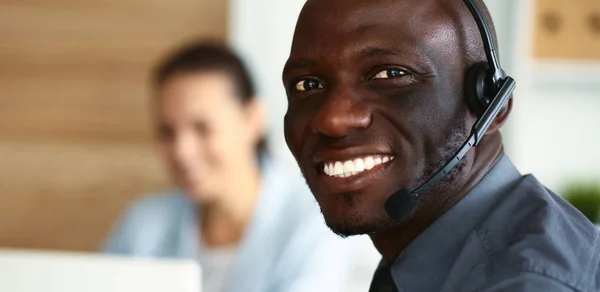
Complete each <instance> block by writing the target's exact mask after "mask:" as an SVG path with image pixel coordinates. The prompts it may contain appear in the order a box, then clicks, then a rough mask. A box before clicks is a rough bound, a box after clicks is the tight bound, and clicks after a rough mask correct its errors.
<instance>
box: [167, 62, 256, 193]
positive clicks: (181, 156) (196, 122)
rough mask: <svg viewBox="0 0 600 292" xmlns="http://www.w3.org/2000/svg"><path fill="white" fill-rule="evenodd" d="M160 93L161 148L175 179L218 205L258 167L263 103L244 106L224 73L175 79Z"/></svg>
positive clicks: (172, 78) (170, 80) (192, 191)
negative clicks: (257, 152) (257, 147)
mask: <svg viewBox="0 0 600 292" xmlns="http://www.w3.org/2000/svg"><path fill="white" fill-rule="evenodd" d="M158 94H159V100H158V108H157V128H158V129H157V130H158V134H159V139H160V140H159V141H160V149H161V152H162V155H163V156H164V158H165V160H166V161H167V163H168V164H169V166H170V167H171V169H172V171H173V174H174V176H175V178H176V179H177V181H178V183H179V184H180V185H181V186H183V187H184V188H185V189H186V190H187V191H188V193H189V194H190V195H192V196H193V197H194V199H196V200H197V201H199V202H201V203H208V202H211V201H215V200H218V199H219V198H221V197H222V196H223V195H224V194H227V190H228V189H230V187H231V185H232V184H236V180H238V181H243V179H240V178H243V175H247V173H250V172H251V169H249V168H250V167H255V165H256V144H257V143H258V140H259V139H260V137H262V134H263V128H262V127H263V114H262V113H263V111H262V108H261V107H260V104H259V102H258V101H257V100H256V99H253V101H251V102H249V103H247V104H242V103H241V102H240V101H239V99H238V98H237V97H236V96H235V94H236V87H235V85H234V84H233V82H232V80H231V78H230V77H229V76H228V75H227V74H225V73H220V72H202V73H185V74H179V75H175V76H173V77H171V78H169V79H167V81H166V82H165V83H164V85H163V86H162V88H160V90H159V92H158ZM241 176H242V177H241Z"/></svg>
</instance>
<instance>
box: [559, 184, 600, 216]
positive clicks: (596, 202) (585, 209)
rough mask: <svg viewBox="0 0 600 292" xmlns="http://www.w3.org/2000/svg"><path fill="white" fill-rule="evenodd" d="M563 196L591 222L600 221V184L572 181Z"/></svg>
mask: <svg viewBox="0 0 600 292" xmlns="http://www.w3.org/2000/svg"><path fill="white" fill-rule="evenodd" d="M562 195H563V197H564V198H565V199H566V200H567V201H569V202H570V203H571V204H572V205H573V206H574V207H575V208H577V209H578V210H579V211H580V212H581V213H583V215H585V216H586V217H587V218H588V219H589V220H590V221H592V222H593V223H600V184H592V183H572V184H570V185H569V186H568V187H566V188H565V190H564V191H563V192H562Z"/></svg>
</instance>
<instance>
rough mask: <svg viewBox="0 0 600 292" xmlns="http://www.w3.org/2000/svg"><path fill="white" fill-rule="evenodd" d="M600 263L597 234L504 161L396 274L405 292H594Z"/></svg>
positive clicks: (405, 256)
mask: <svg viewBox="0 0 600 292" xmlns="http://www.w3.org/2000/svg"><path fill="white" fill-rule="evenodd" d="M599 262H600V234H599V231H598V229H597V228H596V227H595V226H594V225H593V224H592V223H591V222H590V221H589V220H588V219H586V217H584V216H583V215H582V214H581V213H580V212H579V211H578V210H576V209H575V208H574V207H573V206H571V205H570V204H569V203H568V202H566V201H565V200H564V199H562V198H561V197H559V196H557V195H555V194H554V193H552V192H551V191H549V190H547V189H546V188H545V187H544V186H543V185H542V184H540V182H538V181H537V180H536V179H535V178H534V177H533V176H531V175H526V176H521V174H520V173H519V172H518V171H517V169H516V168H515V167H514V165H513V164H512V162H511V161H510V160H509V158H508V157H506V156H504V157H503V158H502V159H501V160H500V161H499V162H498V163H497V164H496V165H495V167H494V168H493V169H492V170H491V171H490V172H489V173H488V174H487V175H486V176H485V177H484V178H483V179H482V181H481V182H480V183H479V184H478V185H477V186H476V187H475V188H474V189H473V190H472V191H471V192H470V193H469V194H468V195H467V196H466V197H465V198H464V199H463V200H461V201H460V202H459V203H458V204H457V205H455V206H454V207H453V208H452V209H451V210H450V211H448V212H447V213H446V214H444V215H443V216H442V217H441V218H439V219H438V220H437V221H436V222H434V223H433V224H432V225H431V226H430V227H429V228H428V229H427V230H425V231H424V232H423V233H422V234H421V235H419V236H418V237H417V238H416V239H415V240H414V241H413V242H412V243H411V244H410V245H409V246H408V247H407V248H406V249H405V250H404V251H403V252H402V254H400V256H399V257H398V258H397V259H396V261H395V262H394V263H393V265H392V268H391V269H392V277H393V279H394V282H395V284H396V287H398V290H399V291H401V292H402V291H411V292H412V291H419V292H430V291H431V292H432V291H436V292H437V291H442V292H449V291H461V292H463V291H465V292H469V291H485V292H492V291H494V292H509V291H510V292H520V291H527V292H559V291H560V292H562V291H564V292H566V291H578V292H580V291H581V292H583V291H586V292H587V291H589V292H592V291H594V292H596V291H600V264H599ZM384 265H385V263H383V262H382V267H383V266H384Z"/></svg>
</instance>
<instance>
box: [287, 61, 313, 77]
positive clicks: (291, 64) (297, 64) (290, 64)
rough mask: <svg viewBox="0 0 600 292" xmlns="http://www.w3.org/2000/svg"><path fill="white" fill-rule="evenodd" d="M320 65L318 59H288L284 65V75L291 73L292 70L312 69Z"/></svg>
mask: <svg viewBox="0 0 600 292" xmlns="http://www.w3.org/2000/svg"><path fill="white" fill-rule="evenodd" d="M317 65H318V62H317V61H316V60H310V59H299V60H288V61H287V62H286V63H285V66H284V67H283V76H286V74H289V73H290V71H292V70H303V69H305V70H306V69H311V68H314V67H316V66H317Z"/></svg>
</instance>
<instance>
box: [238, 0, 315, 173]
mask: <svg viewBox="0 0 600 292" xmlns="http://www.w3.org/2000/svg"><path fill="white" fill-rule="evenodd" d="M304 2H305V0H230V15H231V17H230V23H229V25H230V26H229V36H230V42H231V44H232V45H233V46H234V48H235V49H237V50H238V51H239V52H240V54H241V55H242V56H243V57H244V58H245V59H246V60H247V62H248V63H250V67H251V70H252V71H253V73H254V76H255V78H256V83H257V85H258V89H259V91H260V95H261V97H262V98H264V99H265V100H266V101H267V103H268V107H269V111H268V112H269V120H270V123H269V127H270V140H269V143H270V145H269V146H270V148H271V151H272V153H273V154H274V155H275V157H276V158H278V159H279V160H280V161H282V163H284V164H285V165H287V166H288V168H289V170H290V171H293V172H296V173H297V174H298V175H299V171H298V170H297V165H296V162H295V160H294V158H293V157H292V155H291V154H290V153H289V150H288V148H287V146H286V144H285V140H284V136H283V117H284V115H285V112H286V110H287V97H286V94H285V90H284V87H283V83H282V80H281V73H282V70H283V66H284V65H285V62H286V60H287V58H288V55H289V52H290V48H291V43H292V37H293V33H294V27H295V25H296V20H297V18H298V15H299V13H300V10H301V9H302V6H303V5H304ZM266 7H268V8H266Z"/></svg>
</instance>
